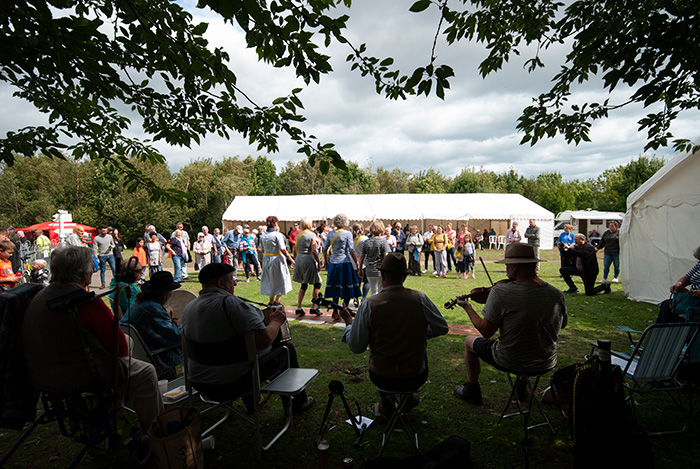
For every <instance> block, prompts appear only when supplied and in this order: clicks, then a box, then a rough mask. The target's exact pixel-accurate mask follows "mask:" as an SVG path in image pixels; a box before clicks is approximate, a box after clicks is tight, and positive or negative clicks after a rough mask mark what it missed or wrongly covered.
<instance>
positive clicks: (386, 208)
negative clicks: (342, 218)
mask: <svg viewBox="0 0 700 469" xmlns="http://www.w3.org/2000/svg"><path fill="white" fill-rule="evenodd" d="M338 213H344V214H346V215H347V216H348V218H349V219H350V220H351V221H363V222H364V221H371V220H374V219H381V220H384V221H387V222H388V221H410V222H411V223H416V224H417V225H418V226H419V227H420V228H421V229H424V228H425V226H424V225H426V224H427V223H429V222H431V223H432V222H434V221H443V222H447V221H451V222H453V223H461V222H473V221H474V220H486V221H501V222H502V224H503V226H506V224H510V223H511V222H513V221H517V222H518V223H519V225H520V232H521V233H524V231H525V228H527V225H528V220H529V219H531V218H532V219H534V220H535V221H536V223H537V225H538V226H539V227H540V236H541V240H542V248H543V249H551V247H552V239H553V235H552V230H553V228H554V214H553V213H552V212H550V211H549V210H546V209H545V208H543V207H541V206H539V205H537V204H536V203H534V202H532V201H530V200H528V199H526V198H525V197H523V196H522V195H519V194H314V195H284V196H237V197H235V198H234V199H233V202H231V205H229V207H228V209H226V211H225V212H224V215H223V217H222V225H223V226H224V227H225V228H229V229H231V228H232V227H233V226H235V224H238V223H250V222H261V221H264V220H265V218H266V217H268V216H269V215H275V216H276V217H277V218H279V219H280V221H289V222H291V221H297V220H299V219H301V218H303V217H308V218H311V219H312V220H331V219H332V218H333V217H334V216H335V215H337V214H338ZM503 231H505V230H504V229H503V230H502V231H501V232H503Z"/></svg>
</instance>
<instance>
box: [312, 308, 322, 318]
mask: <svg viewBox="0 0 700 469" xmlns="http://www.w3.org/2000/svg"><path fill="white" fill-rule="evenodd" d="M309 314H313V315H314V316H320V315H321V314H323V313H321V312H320V311H319V310H318V309H317V308H311V309H310V310H309Z"/></svg>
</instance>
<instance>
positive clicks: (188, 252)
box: [185, 249, 193, 264]
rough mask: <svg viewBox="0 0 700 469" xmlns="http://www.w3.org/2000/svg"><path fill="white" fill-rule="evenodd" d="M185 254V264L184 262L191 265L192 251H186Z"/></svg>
mask: <svg viewBox="0 0 700 469" xmlns="http://www.w3.org/2000/svg"><path fill="white" fill-rule="evenodd" d="M185 253H186V254H187V259H185V262H186V263H187V264H190V263H192V259H193V257H192V251H190V250H189V249H188V250H187V251H185Z"/></svg>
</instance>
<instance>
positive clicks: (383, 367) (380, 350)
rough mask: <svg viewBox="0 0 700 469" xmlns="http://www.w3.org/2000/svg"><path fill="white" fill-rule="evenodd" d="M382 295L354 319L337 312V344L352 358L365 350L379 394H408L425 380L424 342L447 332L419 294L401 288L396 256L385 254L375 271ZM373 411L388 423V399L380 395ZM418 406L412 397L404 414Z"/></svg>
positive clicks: (403, 271)
mask: <svg viewBox="0 0 700 469" xmlns="http://www.w3.org/2000/svg"><path fill="white" fill-rule="evenodd" d="M379 272H380V275H381V279H382V288H383V289H382V291H381V292H380V293H378V294H377V295H372V296H370V297H369V299H368V300H367V301H363V302H362V304H361V305H360V308H359V309H358V311H357V315H356V316H355V319H354V323H353V318H352V317H351V315H350V310H348V309H347V308H343V309H342V310H341V311H340V315H341V317H342V318H343V320H344V321H345V324H346V327H345V331H344V332H343V342H345V343H347V344H348V346H349V347H350V350H352V351H353V352H354V353H362V352H364V351H365V350H366V349H367V346H369V348H370V352H371V353H370V356H369V378H370V380H371V381H372V382H373V383H374V384H375V386H377V387H378V388H380V389H385V390H391V391H414V390H416V389H418V388H420V387H421V386H422V385H423V384H424V383H425V382H426V380H427V379H428V357H427V351H426V347H427V343H426V341H427V340H428V339H431V338H433V337H437V336H441V335H443V334H447V330H448V326H447V321H445V318H443V317H442V315H441V314H440V312H439V311H438V309H437V307H436V306H435V304H433V302H432V301H430V298H428V297H427V296H426V295H425V294H423V293H421V292H419V291H416V290H410V289H408V288H405V287H404V286H403V282H404V280H406V276H407V275H408V274H409V273H410V271H409V270H408V269H407V268H406V260H405V259H404V256H403V254H402V253H389V254H387V255H386V256H385V257H384V259H383V260H382V263H381V265H380V266H379ZM380 397H381V398H382V402H381V403H380V407H379V411H380V413H381V414H382V415H383V416H385V417H389V415H390V414H391V412H392V408H391V406H390V404H389V403H390V401H389V399H387V398H386V396H383V395H382V393H380ZM417 404H418V395H417V394H416V395H414V397H413V400H412V401H410V402H409V404H408V405H407V406H406V408H405V410H406V411H409V410H410V408H411V407H415V406H416V405H417Z"/></svg>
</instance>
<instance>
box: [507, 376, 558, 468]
mask: <svg viewBox="0 0 700 469" xmlns="http://www.w3.org/2000/svg"><path fill="white" fill-rule="evenodd" d="M507 376H508V382H509V383H510V396H509V397H508V401H507V402H506V405H505V407H504V408H503V412H501V416H500V417H499V419H498V421H499V422H500V421H501V420H503V419H506V418H508V417H513V416H516V415H518V416H520V420H521V422H522V426H523V441H522V447H523V452H524V453H525V467H526V468H528V467H530V456H531V455H532V441H531V440H530V430H532V429H533V428H537V427H542V426H545V425H547V426H548V427H549V429H550V430H551V431H552V433H554V428H553V427H552V424H551V423H550V421H549V419H548V418H547V415H546V414H545V413H544V410H543V409H542V405H541V404H540V401H539V400H538V399H537V397H536V395H535V391H536V390H537V384H538V383H539V381H540V377H541V375H538V376H536V377H535V380H534V383H530V380H529V379H528V380H527V381H526V383H527V384H526V389H527V392H528V393H529V394H530V396H529V400H528V402H527V403H525V402H522V403H521V402H520V399H519V398H518V393H517V389H516V383H517V382H518V380H519V377H518V376H517V375H516V376H515V380H514V379H513V377H512V376H511V374H510V373H507ZM513 402H515V405H516V406H517V408H518V411H517V412H513V413H510V414H507V413H506V412H507V411H508V408H509V407H510V405H511V403H513ZM533 402H534V403H535V404H536V405H537V409H538V410H539V412H540V415H542V418H543V419H544V422H541V423H537V424H534V425H530V424H529V420H530V414H531V412H532V404H533ZM524 405H526V406H527V407H524Z"/></svg>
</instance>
